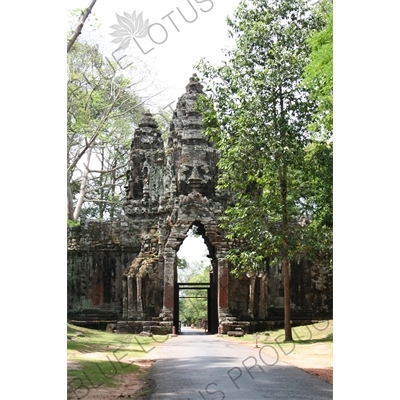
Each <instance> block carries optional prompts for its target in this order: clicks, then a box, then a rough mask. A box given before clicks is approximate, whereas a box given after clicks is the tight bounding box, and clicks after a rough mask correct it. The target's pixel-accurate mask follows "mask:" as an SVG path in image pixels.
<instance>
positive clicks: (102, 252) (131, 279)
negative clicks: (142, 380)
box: [68, 75, 332, 334]
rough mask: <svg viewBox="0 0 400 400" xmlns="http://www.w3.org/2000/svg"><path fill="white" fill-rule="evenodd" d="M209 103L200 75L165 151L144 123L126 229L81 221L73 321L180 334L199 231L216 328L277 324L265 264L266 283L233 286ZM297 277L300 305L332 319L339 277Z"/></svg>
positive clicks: (75, 239)
mask: <svg viewBox="0 0 400 400" xmlns="http://www.w3.org/2000/svg"><path fill="white" fill-rule="evenodd" d="M202 94H203V91H202V85H201V84H200V83H199V81H198V79H197V77H196V76H195V75H194V76H192V77H191V78H190V81H189V83H188V85H187V86H186V92H185V93H184V94H183V95H182V96H181V97H180V98H179V99H178V102H177V105H176V108H175V111H174V112H173V117H172V121H171V124H170V130H169V134H168V137H167V140H166V141H164V140H163V138H162V135H161V132H160V130H159V129H158V127H157V123H156V121H155V119H154V118H153V116H152V114H151V113H150V112H149V111H148V112H146V113H145V115H144V117H143V119H142V120H141V122H140V123H139V126H138V127H137V129H136V130H135V132H134V136H133V140H132V144H131V151H130V156H129V160H128V164H129V168H128V170H127V171H126V184H125V189H126V197H125V203H124V204H123V211H124V213H123V215H121V216H120V218H119V219H118V221H87V222H85V221H81V226H80V227H76V228H74V229H72V228H71V229H70V233H69V237H68V241H69V248H68V264H69V266H68V271H69V275H68V276H69V278H68V310H69V311H68V315H69V318H72V319H73V320H77V319H78V318H80V319H83V320H85V321H89V322H90V320H95V321H97V320H101V321H102V322H104V321H110V322H115V321H116V320H119V321H121V324H119V323H118V324H119V325H118V330H119V331H120V332H124V331H125V332H136V333H137V332H140V331H141V330H147V331H151V332H153V333H160V334H166V333H170V332H171V331H172V327H173V325H174V323H175V324H176V316H174V310H175V309H176V306H175V304H174V303H175V301H176V298H175V292H176V288H175V286H174V285H175V284H176V253H177V252H178V250H179V247H180V245H181V244H182V242H183V240H184V239H185V238H186V233H187V231H188V230H189V228H190V227H191V226H193V225H195V226H197V227H198V228H199V229H200V232H201V234H202V236H203V237H204V238H205V240H206V241H207V242H206V244H207V245H208V248H209V251H210V255H211V257H212V260H213V267H214V268H215V270H214V271H215V272H214V276H213V284H214V285H216V287H215V288H214V290H213V292H212V296H214V297H213V299H214V300H213V301H214V303H213V304H216V306H215V307H214V308H213V310H214V311H213V318H214V320H215V321H218V322H215V325H216V324H217V323H218V324H220V325H221V326H222V327H223V325H224V323H225V324H228V322H229V323H230V322H232V321H233V320H234V319H235V318H237V319H238V320H239V319H240V320H246V319H248V320H250V321H254V320H257V319H258V320H261V322H263V321H265V319H266V318H267V317H268V314H269V315H272V313H273V312H275V314H276V315H277V316H278V317H279V312H280V311H281V310H280V307H279V303H278V300H279V279H280V274H279V273H276V271H273V270H272V269H271V268H270V267H269V265H268V264H266V265H265V266H264V271H263V273H262V274H261V275H257V276H249V277H247V278H245V279H236V278H233V277H230V276H229V265H228V261H227V259H226V254H227V251H228V249H229V244H228V243H227V241H226V240H225V239H224V235H223V232H222V231H221V229H220V228H219V227H218V223H219V219H220V216H221V215H222V213H223V211H224V210H225V209H226V207H227V206H228V204H229V202H230V201H231V194H230V193H229V192H227V191H221V190H217V189H216V186H217V177H218V168H217V163H218V160H219V154H218V151H217V150H216V149H215V148H214V147H213V145H212V143H211V142H210V141H209V140H208V138H206V137H205V136H204V135H203V133H202V127H203V121H202V117H201V115H200V113H199V112H197V111H196V102H197V100H198V97H199V95H202ZM300 267H301V268H300ZM296 271H298V273H297V274H292V280H293V293H294V295H293V296H292V297H293V300H294V301H295V302H296V305H298V307H299V308H301V309H302V310H305V312H308V309H310V308H312V310H311V311H312V312H313V314H314V313H316V312H321V311H322V312H325V311H328V312H330V310H331V308H332V306H331V303H330V302H329V299H330V298H331V296H330V292H331V285H330V283H329V282H330V281H329V280H330V279H331V275H328V273H327V272H326V271H324V270H321V269H320V268H319V267H318V265H316V266H312V265H308V264H304V265H303V264H302V265H299V268H297V267H296ZM278 272H279V271H278ZM94 275H95V277H96V278H95V277H94ZM95 279H98V282H97V281H95ZM299 288H300V289H301V290H300V289H299ZM296 290H297V292H296ZM274 308H275V309H276V310H275V311H274ZM215 310H216V311H215ZM228 325H229V324H228ZM213 326H214V325H213ZM213 329H214V328H213Z"/></svg>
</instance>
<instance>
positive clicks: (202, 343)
mask: <svg viewBox="0 0 400 400" xmlns="http://www.w3.org/2000/svg"><path fill="white" fill-rule="evenodd" d="M182 333H183V334H181V335H179V336H178V337H171V338H169V339H168V340H166V341H165V342H164V343H163V344H161V345H159V346H157V347H155V348H154V350H152V352H151V358H153V359H156V360H157V361H156V362H155V363H154V364H153V366H152V380H153V385H154V392H153V393H152V395H151V397H150V398H151V400H161V399H162V400H166V399H168V400H202V399H203V400H222V399H227V400H235V399H237V400H244V399H246V400H258V399H271V400H272V399H285V400H290V399H308V400H312V399H315V400H323V399H332V398H333V386H332V385H331V384H329V383H327V382H325V381H323V380H321V379H319V378H316V377H315V376H312V375H310V374H308V373H306V372H304V371H303V370H302V369H300V368H297V367H294V366H291V365H289V364H287V363H284V362H282V361H280V360H279V352H278V351H277V356H276V357H273V358H271V357H268V356H266V355H265V354H263V347H261V346H260V347H259V348H255V347H254V348H250V347H248V346H243V345H240V344H236V343H232V342H230V341H227V340H224V339H222V338H219V337H217V336H216V335H208V334H204V333H202V332H199V331H193V330H192V329H190V328H182ZM264 352H265V349H264Z"/></svg>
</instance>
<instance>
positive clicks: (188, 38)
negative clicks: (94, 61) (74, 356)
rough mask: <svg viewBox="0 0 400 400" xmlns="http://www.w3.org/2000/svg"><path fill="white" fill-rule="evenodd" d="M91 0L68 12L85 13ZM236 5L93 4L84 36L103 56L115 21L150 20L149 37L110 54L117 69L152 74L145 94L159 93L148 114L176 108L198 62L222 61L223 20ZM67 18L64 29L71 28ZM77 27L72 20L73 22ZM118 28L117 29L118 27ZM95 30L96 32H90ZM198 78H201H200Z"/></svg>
mask: <svg viewBox="0 0 400 400" xmlns="http://www.w3.org/2000/svg"><path fill="white" fill-rule="evenodd" d="M89 4H90V1H89V0H67V9H68V10H73V9H76V8H85V7H87V6H88V5H89ZM238 4H239V0H229V1H228V0H146V1H143V0H134V1H128V0H113V1H110V0H108V1H107V0H97V2H96V4H95V5H94V7H93V12H92V15H90V16H89V17H88V19H87V20H86V22H85V26H84V29H83V33H82V36H83V37H84V38H85V40H92V41H93V42H95V43H97V44H99V46H100V49H101V50H102V51H103V53H104V54H106V55H108V56H109V57H110V58H111V55H110V54H111V53H112V52H113V51H115V50H116V49H117V48H118V44H116V43H113V42H112V41H113V40H114V39H116V37H115V36H111V33H113V32H115V29H114V28H111V26H113V25H119V21H118V19H117V15H116V14H118V15H119V16H126V14H129V15H132V14H133V13H134V12H136V17H138V16H139V15H140V14H141V15H142V17H143V21H144V22H145V21H146V20H148V23H149V26H150V29H149V33H148V35H146V36H144V37H142V38H137V39H136V40H137V41H136V43H135V42H133V41H131V42H130V44H129V46H128V47H127V48H126V49H124V50H120V51H118V52H116V53H114V57H115V58H116V59H118V60H120V58H121V57H123V56H125V57H124V58H123V59H122V60H121V61H120V64H121V66H123V67H124V66H126V65H128V64H129V63H130V62H137V61H136V60H137V59H139V60H140V62H141V63H143V64H144V65H146V66H147V67H148V68H150V69H151V71H152V74H151V76H152V78H154V84H153V85H152V86H151V88H149V91H150V92H151V91H152V90H154V91H156V90H162V91H163V92H162V95H160V96H158V97H157V98H156V99H153V101H152V102H151V104H150V105H149V108H150V110H151V111H152V112H154V111H157V107H159V108H166V109H170V107H172V108H174V105H175V103H176V101H177V99H178V98H179V97H180V96H181V95H182V94H183V93H185V86H186V85H187V84H188V82H189V78H190V77H191V76H192V74H193V73H194V68H193V66H194V64H195V63H197V62H198V61H200V59H201V58H202V57H204V58H205V59H207V60H208V61H210V62H211V63H212V64H213V65H218V64H219V63H220V62H221V60H222V59H223V54H222V49H223V48H225V47H226V46H229V44H230V43H231V41H230V40H229V39H228V27H227V24H226V17H227V16H228V15H229V16H232V15H233V12H234V10H235V9H236V7H237V5H238ZM70 20H71V18H68V21H67V27H74V26H75V24H76V22H75V24H74V23H72V24H71V23H70ZM75 21H76V20H75ZM119 26H120V25H119ZM95 27H97V28H96V29H95V30H94V28H95ZM200 78H201V77H200Z"/></svg>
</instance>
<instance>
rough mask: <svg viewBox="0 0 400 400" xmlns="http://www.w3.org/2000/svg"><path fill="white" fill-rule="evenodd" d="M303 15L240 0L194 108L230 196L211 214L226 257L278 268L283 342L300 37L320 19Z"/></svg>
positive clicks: (306, 106)
mask: <svg viewBox="0 0 400 400" xmlns="http://www.w3.org/2000/svg"><path fill="white" fill-rule="evenodd" d="M311 11H312V9H311V6H310V4H309V2H308V1H306V0H279V1H278V0H249V1H245V0H243V1H241V3H240V5H239V7H238V8H237V10H236V12H235V14H234V16H233V18H228V20H227V22H228V27H229V35H230V36H231V37H232V38H233V39H234V40H235V46H234V48H233V49H231V50H228V51H227V52H226V54H225V56H226V59H225V61H224V62H223V63H222V65H221V66H217V67H214V66H212V65H211V64H210V63H209V62H207V61H206V60H204V59H203V60H201V61H200V62H199V63H198V65H197V68H198V70H199V73H200V74H201V75H203V77H204V79H205V80H206V82H208V83H209V85H210V87H212V88H213V92H214V98H213V100H212V101H211V100H210V99H209V98H205V97H204V98H202V99H201V101H200V102H199V110H201V111H202V113H203V116H204V129H205V133H206V134H207V135H209V137H210V139H211V140H212V141H213V142H214V143H215V144H216V146H217V148H218V149H219V150H220V152H221V159H220V162H219V165H218V166H219V171H220V176H219V187H220V188H226V189H230V190H232V191H233V192H234V193H235V194H236V197H235V203H234V205H233V206H230V207H228V209H227V210H226V212H225V215H224V217H223V218H222V220H221V223H222V227H223V228H224V229H225V230H226V232H227V237H228V238H229V239H231V240H233V241H235V243H237V244H238V246H240V248H236V249H232V250H231V251H230V253H229V255H228V258H229V260H230V261H231V262H232V263H233V264H234V265H235V266H236V270H237V271H248V270H249V269H252V270H257V269H260V268H262V267H263V265H264V264H265V262H266V260H267V259H269V260H270V261H271V260H272V262H273V261H275V262H276V263H279V264H280V265H282V270H283V288H284V309H285V317H284V319H285V340H286V341H291V340H292V332H291V322H290V275H289V274H290V259H291V257H293V256H294V255H295V254H297V253H298V252H299V251H300V250H301V248H302V246H303V244H302V240H303V238H304V231H305V230H306V229H307V223H306V222H305V221H306V219H305V216H306V211H307V209H306V208H305V207H304V206H303V203H304V201H303V198H304V196H305V194H306V193H305V187H307V185H308V182H306V181H305V179H306V176H305V174H304V170H305V166H306V162H305V161H306V150H305V149H306V146H307V144H308V143H309V140H310V134H309V132H308V131H307V126H309V125H310V124H311V122H312V117H313V115H314V112H315V108H316V103H315V101H314V100H313V99H312V98H311V97H310V96H309V95H308V91H307V89H306V88H305V87H304V85H303V84H302V77H303V71H304V68H305V66H306V65H307V63H308V57H309V54H310V48H309V46H308V44H307V38H308V37H309V36H310V33H311V32H312V31H313V30H317V29H318V28H319V26H320V24H321V19H320V18H318V16H317V15H316V14H315V13H312V12H311Z"/></svg>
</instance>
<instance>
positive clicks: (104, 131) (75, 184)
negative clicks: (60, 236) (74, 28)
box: [67, 41, 151, 221]
mask: <svg viewBox="0 0 400 400" xmlns="http://www.w3.org/2000/svg"><path fill="white" fill-rule="evenodd" d="M144 79H145V76H143V74H142V73H141V72H138V70H135V67H134V66H131V67H130V68H129V70H128V69H126V70H124V71H123V73H122V71H121V68H120V67H118V65H117V64H116V63H114V62H111V61H110V60H109V59H106V58H104V57H103V56H102V55H101V54H100V52H99V50H98V47H97V46H95V45H91V44H88V43H85V42H79V41H77V42H76V43H75V45H74V46H73V48H72V49H71V51H70V52H69V53H68V82H67V107H68V108H67V137H68V139H67V204H68V209H67V212H68V215H67V218H68V220H72V221H77V220H78V218H79V216H80V214H81V212H82V210H84V204H86V205H87V204H88V203H90V206H89V207H87V208H86V210H85V212H87V213H88V215H91V216H94V217H97V218H102V217H104V216H105V215H106V214H107V215H108V216H111V217H112V216H113V214H115V212H116V209H115V207H116V206H117V205H118V204H119V197H120V195H121V193H122V192H123V190H124V189H123V186H124V183H125V170H126V168H125V166H126V162H127V160H128V152H129V147H130V141H131V139H132V135H133V132H134V129H135V127H136V126H137V122H138V120H139V119H140V118H141V116H142V115H143V113H144V103H145V102H146V101H148V99H149V98H150V97H151V95H147V96H146V97H145V96H140V95H139V93H140V91H139V88H140V85H141V82H142V81H143V80H144Z"/></svg>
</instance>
